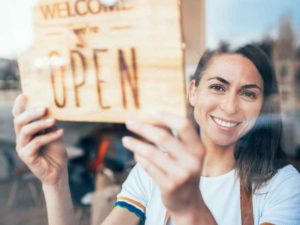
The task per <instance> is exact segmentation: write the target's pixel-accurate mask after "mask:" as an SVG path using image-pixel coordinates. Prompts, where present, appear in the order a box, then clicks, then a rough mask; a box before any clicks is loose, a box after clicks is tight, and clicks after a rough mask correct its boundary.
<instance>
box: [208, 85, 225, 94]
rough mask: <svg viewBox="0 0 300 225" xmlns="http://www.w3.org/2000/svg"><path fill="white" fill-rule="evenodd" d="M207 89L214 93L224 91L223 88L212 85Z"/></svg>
mask: <svg viewBox="0 0 300 225" xmlns="http://www.w3.org/2000/svg"><path fill="white" fill-rule="evenodd" d="M209 89H211V90H213V91H216V92H223V91H225V87H224V86H223V85H220V84H213V85H210V86H209Z"/></svg>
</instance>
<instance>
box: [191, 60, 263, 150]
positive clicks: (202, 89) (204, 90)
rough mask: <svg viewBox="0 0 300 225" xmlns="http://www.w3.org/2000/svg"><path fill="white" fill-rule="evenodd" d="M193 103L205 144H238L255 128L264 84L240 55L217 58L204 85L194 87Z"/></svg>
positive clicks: (192, 89) (211, 64)
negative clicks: (208, 142) (209, 142)
mask: <svg viewBox="0 0 300 225" xmlns="http://www.w3.org/2000/svg"><path fill="white" fill-rule="evenodd" d="M189 91H190V92H189V101H190V104H191V105H192V106H194V117H195V120H196V122H197V123H198V125H199V126H200V130H201V138H202V140H203V141H211V142H213V143H214V144H216V145H219V146H230V145H233V144H235V143H236V142H237V141H238V140H239V139H240V138H241V137H242V136H243V135H245V134H246V133H247V132H248V131H249V130H250V129H251V128H252V127H253V125H254V123H255V120H256V119H257V117H258V115H259V113H260V110H261V107H262V104H263V80H262V78H261V76H260V74H259V72H258V70H257V69H256V67H255V66H254V64H253V63H252V62H251V61H250V60H249V59H247V58H246V57H243V56H242V55H239V54H221V55H216V56H214V57H213V58H212V59H211V60H210V62H209V64H208V65H207V68H206V70H205V71H204V73H203V75H202V78H201V80H200V83H199V85H198V86H195V83H194V81H192V82H191V84H190V90H189Z"/></svg>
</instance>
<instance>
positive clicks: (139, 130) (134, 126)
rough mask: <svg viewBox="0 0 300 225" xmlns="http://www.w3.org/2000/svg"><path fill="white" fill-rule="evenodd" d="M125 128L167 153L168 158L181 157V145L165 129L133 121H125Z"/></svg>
mask: <svg viewBox="0 0 300 225" xmlns="http://www.w3.org/2000/svg"><path fill="white" fill-rule="evenodd" d="M126 126H127V128H128V129H129V130H131V131H132V132H134V133H136V134H138V135H140V136H141V137H143V138H145V139H146V140H147V141H150V142H152V143H154V144H156V145H157V146H158V148H160V149H161V150H162V151H165V152H167V153H168V154H169V155H170V156H172V157H174V158H180V157H182V155H183V150H182V149H183V146H182V144H181V143H180V141H179V140H177V139H176V138H175V137H174V136H173V135H172V134H171V133H170V132H168V131H167V130H166V129H164V128H161V127H155V126H153V125H150V124H146V123H141V122H138V121H134V120H130V121H127V122H126Z"/></svg>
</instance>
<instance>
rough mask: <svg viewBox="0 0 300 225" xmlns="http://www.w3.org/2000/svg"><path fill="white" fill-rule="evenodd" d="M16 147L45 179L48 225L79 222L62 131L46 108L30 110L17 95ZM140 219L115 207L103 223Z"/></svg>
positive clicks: (130, 223) (129, 222) (110, 224)
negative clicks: (70, 185)
mask: <svg viewBox="0 0 300 225" xmlns="http://www.w3.org/2000/svg"><path fill="white" fill-rule="evenodd" d="M12 113H13V116H14V127H15V133H16V148H17V153H18V155H19V157H20V158H21V160H22V161H23V162H24V163H25V164H26V165H27V166H28V168H29V169H30V170H31V171H32V173H33V174H34V175H35V176H36V177H37V178H38V179H39V180H40V181H41V182H42V187H43V192H44V196H45V200H46V206H47V213H48V222H49V225H76V224H77V222H76V221H75V216H74V210H73V204H72V199H71V194H70V188H69V182H68V180H69V179H68V170H67V156H66V151H65V147H64V143H63V141H62V136H63V131H62V130H61V129H60V130H57V129H56V128H55V121H54V120H52V119H45V115H46V113H47V109H46V108H38V109H27V108H26V97H25V96H23V95H20V96H18V98H17V99H16V100H15V103H14V107H13V111H12ZM138 221H139V218H138V217H137V216H135V215H134V214H132V213H130V212H129V211H128V210H126V209H123V208H119V207H115V208H114V209H113V211H112V212H111V214H110V215H109V216H108V217H107V219H106V220H105V222H104V223H103V224H104V225H117V224H124V225H136V224H137V223H138Z"/></svg>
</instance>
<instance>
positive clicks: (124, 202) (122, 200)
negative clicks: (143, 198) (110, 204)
mask: <svg viewBox="0 0 300 225" xmlns="http://www.w3.org/2000/svg"><path fill="white" fill-rule="evenodd" d="M115 206H119V207H122V208H125V209H127V210H128V211H130V212H132V213H134V214H135V215H136V216H137V217H139V218H140V222H139V224H144V222H145V219H146V216H145V206H143V205H142V204H141V203H139V202H138V201H135V200H133V199H131V198H128V197H123V196H119V197H118V198H117V201H116V203H115Z"/></svg>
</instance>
